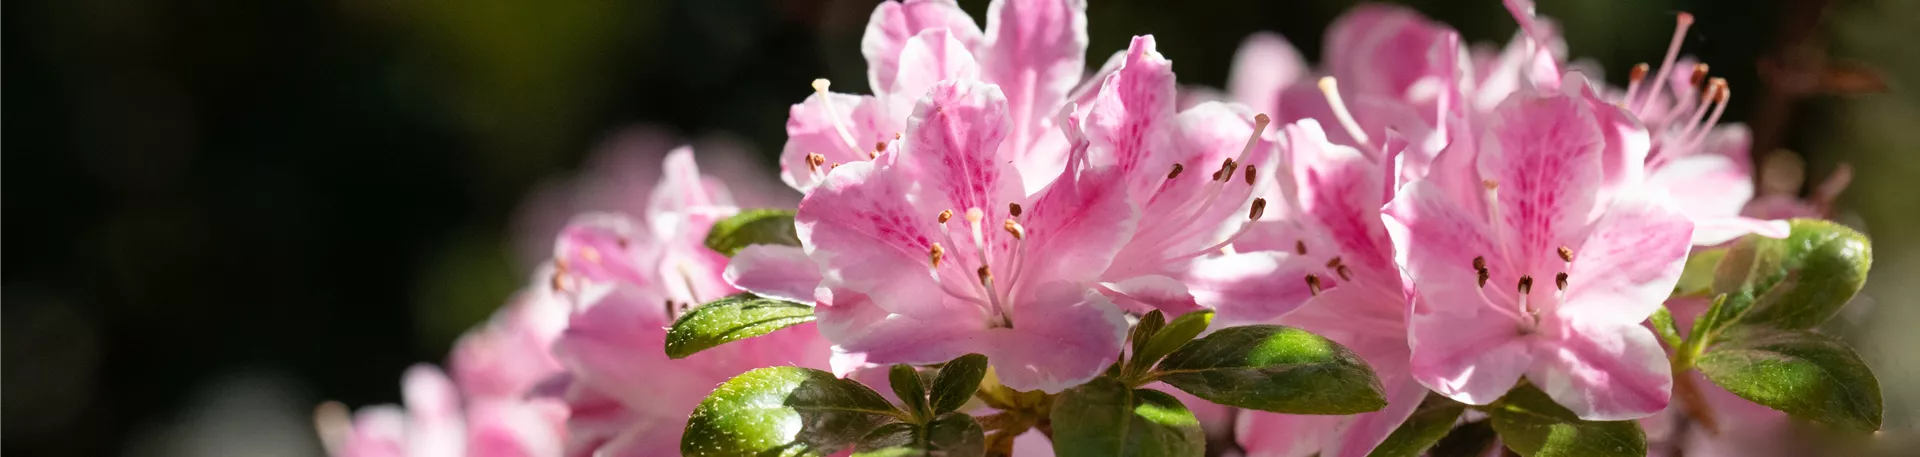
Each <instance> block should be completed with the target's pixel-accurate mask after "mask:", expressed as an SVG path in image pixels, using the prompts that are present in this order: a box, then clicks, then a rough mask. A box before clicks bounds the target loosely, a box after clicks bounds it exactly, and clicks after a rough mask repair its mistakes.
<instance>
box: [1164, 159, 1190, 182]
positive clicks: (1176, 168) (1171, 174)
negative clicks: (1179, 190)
mask: <svg viewBox="0 0 1920 457" xmlns="http://www.w3.org/2000/svg"><path fill="white" fill-rule="evenodd" d="M1185 169H1186V167H1182V166H1180V164H1177V163H1176V164H1173V171H1169V172H1167V179H1173V178H1174V177H1176V176H1180V171H1181V170H1185Z"/></svg>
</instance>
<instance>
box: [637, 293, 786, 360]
mask: <svg viewBox="0 0 1920 457" xmlns="http://www.w3.org/2000/svg"><path fill="white" fill-rule="evenodd" d="M807 322H813V307H812V306H807V305H805V304H800V303H794V302H790V301H784V300H774V299H771V298H761V297H758V296H755V295H753V294H745V293H743V294H735V295H731V296H728V297H726V298H722V299H719V300H716V301H714V302H712V303H707V304H705V305H701V306H700V307H698V308H694V309H693V310H692V311H690V312H688V313H687V314H685V315H682V316H680V319H679V320H676V321H674V322H673V327H672V328H668V329H667V357H672V358H676V359H680V358H686V357H687V356H690V355H693V354H694V353H697V352H700V351H704V350H707V349H712V348H713V347H714V346H719V345H722V344H726V343H731V342H734V341H739V340H744V339H747V338H752V337H756V336H760V335H765V334H768V333H773V332H774V331H775V330H780V329H783V328H787V327H790V326H794V325H799V324H804V323H807Z"/></svg>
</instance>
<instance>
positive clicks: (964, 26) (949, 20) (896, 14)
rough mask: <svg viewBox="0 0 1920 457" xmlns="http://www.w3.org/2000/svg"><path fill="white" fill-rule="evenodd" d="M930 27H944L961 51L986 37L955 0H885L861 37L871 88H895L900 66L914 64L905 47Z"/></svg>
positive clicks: (875, 8) (877, 7)
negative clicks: (904, 53)
mask: <svg viewBox="0 0 1920 457" xmlns="http://www.w3.org/2000/svg"><path fill="white" fill-rule="evenodd" d="M928 30H945V31H946V33H947V35H948V36H950V37H952V38H953V39H954V40H956V41H958V42H959V43H960V45H961V46H962V48H961V49H962V50H965V49H972V48H973V47H975V46H978V45H979V44H980V43H981V41H983V40H984V38H983V35H981V33H980V26H979V25H976V24H974V22H973V17H971V16H968V15H967V12H966V11H963V10H961V9H960V5H959V4H957V3H955V2H954V1H953V0H907V1H904V2H895V1H887V2H883V3H881V4H880V5H879V6H876V7H874V8H873V15H872V16H870V17H868V18H867V32H866V34H865V35H862V36H861V37H860V55H862V56H866V58H867V84H868V87H873V88H875V90H882V89H884V88H890V87H894V82H895V79H896V77H897V74H898V73H899V72H901V71H902V70H901V69H902V68H903V67H909V66H911V65H910V64H906V63H903V62H901V61H902V60H903V59H905V58H904V57H903V56H902V52H903V51H902V50H903V49H905V48H906V47H907V42H908V41H909V40H911V39H913V37H914V36H916V35H919V34H920V33H921V32H925V31H928ZM912 98H919V95H917V94H916V95H913V96H912ZM902 114H904V112H902Z"/></svg>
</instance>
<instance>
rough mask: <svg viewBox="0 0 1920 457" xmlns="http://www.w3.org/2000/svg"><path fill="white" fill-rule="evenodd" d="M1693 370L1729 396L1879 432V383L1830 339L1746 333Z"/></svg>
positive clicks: (1809, 334)
mask: <svg viewBox="0 0 1920 457" xmlns="http://www.w3.org/2000/svg"><path fill="white" fill-rule="evenodd" d="M1695 366H1697V367H1699V369H1700V373H1701V374H1704V375H1706V376H1707V379H1708V380H1710V381H1713V383H1714V384H1718V385H1720V387H1722V388H1725V389H1727V391H1728V392H1733V393H1734V394H1735V395H1739V396H1740V398H1745V399H1747V400H1749V401H1752V402H1754V403H1759V404H1762V405H1766V406H1767V407H1769V408H1773V409H1777V410H1781V411H1785V412H1786V413H1787V414H1788V415H1791V416H1794V417H1797V418H1801V419H1806V420H1811V421H1816V422H1824V423H1828V424H1833V425H1837V426H1842V427H1848V428H1853V429H1859V430H1865V431H1873V430H1879V429H1880V417H1881V406H1882V405H1881V402H1880V381H1879V380H1877V379H1875V378H1874V377H1873V372H1872V371H1870V370H1868V369H1867V365H1866V363H1865V362H1862V361H1861V360H1860V356H1859V355H1858V354H1855V353H1854V352H1853V349H1852V348H1849V347H1847V345H1846V343H1842V342H1840V340H1837V339H1834V338H1833V337H1829V336H1826V335H1822V334H1819V333H1813V332H1809V331H1798V330H1767V329H1749V330H1748V331H1741V332H1735V333H1731V334H1729V335H1727V338H1724V342H1723V343H1722V344H1720V345H1717V346H1714V347H1713V348H1712V350H1711V351H1709V352H1707V354H1706V355H1704V356H1702V357H1701V358H1700V360H1699V361H1698V362H1697V363H1696V364H1695Z"/></svg>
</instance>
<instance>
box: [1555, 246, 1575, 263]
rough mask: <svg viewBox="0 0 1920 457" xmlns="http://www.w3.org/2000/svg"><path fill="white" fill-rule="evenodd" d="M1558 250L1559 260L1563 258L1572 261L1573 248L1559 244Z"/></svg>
mask: <svg viewBox="0 0 1920 457" xmlns="http://www.w3.org/2000/svg"><path fill="white" fill-rule="evenodd" d="M1558 252H1559V253H1560V260H1564V261H1568V262H1572V261H1573V249H1568V248H1567V247H1566V246H1561V247H1560V249H1559V250H1558Z"/></svg>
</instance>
